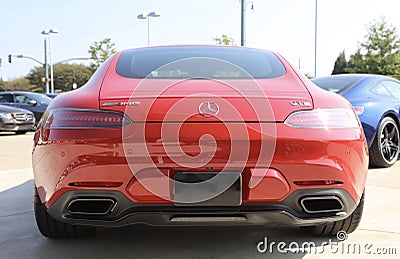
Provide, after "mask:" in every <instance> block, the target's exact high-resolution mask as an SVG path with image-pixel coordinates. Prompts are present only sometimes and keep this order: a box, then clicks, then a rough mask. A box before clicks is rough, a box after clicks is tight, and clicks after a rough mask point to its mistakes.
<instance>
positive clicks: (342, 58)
mask: <svg viewBox="0 0 400 259" xmlns="http://www.w3.org/2000/svg"><path fill="white" fill-rule="evenodd" d="M346 67H347V60H346V54H345V52H344V50H343V51H342V52H340V54H339V56H338V57H337V59H336V61H335V66H334V67H333V71H332V75H337V74H344V73H346Z"/></svg>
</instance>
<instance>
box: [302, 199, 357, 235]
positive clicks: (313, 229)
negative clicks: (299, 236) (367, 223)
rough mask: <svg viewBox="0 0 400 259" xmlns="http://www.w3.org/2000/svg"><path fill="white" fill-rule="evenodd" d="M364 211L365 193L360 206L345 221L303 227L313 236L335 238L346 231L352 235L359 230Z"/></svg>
mask: <svg viewBox="0 0 400 259" xmlns="http://www.w3.org/2000/svg"><path fill="white" fill-rule="evenodd" d="M363 209H364V193H363V195H362V196H361V199H360V202H359V203H358V206H357V207H356V209H355V210H354V211H353V213H352V214H351V215H350V216H348V217H347V218H345V219H342V220H339V221H333V222H328V223H324V224H320V225H315V226H305V227H302V228H303V230H304V231H305V232H306V233H307V234H311V235H313V236H333V235H336V234H337V233H338V232H339V231H345V232H346V234H350V233H352V232H354V230H356V229H357V227H358V225H359V224H360V221H361V217H362V213H363Z"/></svg>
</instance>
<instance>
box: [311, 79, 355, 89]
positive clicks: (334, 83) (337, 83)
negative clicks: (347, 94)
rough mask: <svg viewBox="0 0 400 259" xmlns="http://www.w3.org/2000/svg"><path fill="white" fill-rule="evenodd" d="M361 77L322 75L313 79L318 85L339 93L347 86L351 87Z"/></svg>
mask: <svg viewBox="0 0 400 259" xmlns="http://www.w3.org/2000/svg"><path fill="white" fill-rule="evenodd" d="M361 79H362V78H361V77H335V76H333V77H321V78H315V79H312V80H311V81H312V82H313V83H314V84H316V85H317V86H319V87H321V88H323V89H325V90H328V91H330V92H334V93H339V92H342V91H344V90H346V89H347V88H349V87H351V86H352V85H354V84H355V83H357V82H358V81H360V80H361Z"/></svg>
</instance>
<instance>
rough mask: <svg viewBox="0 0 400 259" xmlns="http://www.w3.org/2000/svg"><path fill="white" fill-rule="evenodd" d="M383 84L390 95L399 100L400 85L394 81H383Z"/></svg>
mask: <svg viewBox="0 0 400 259" xmlns="http://www.w3.org/2000/svg"><path fill="white" fill-rule="evenodd" d="M383 84H384V85H385V86H386V87H387V88H388V90H389V91H390V92H391V93H392V95H393V96H394V97H395V98H397V99H400V84H399V83H397V82H395V81H384V82H383Z"/></svg>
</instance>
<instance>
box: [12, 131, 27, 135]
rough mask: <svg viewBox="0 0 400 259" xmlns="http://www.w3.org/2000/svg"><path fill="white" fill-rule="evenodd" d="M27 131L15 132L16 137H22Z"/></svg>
mask: <svg viewBox="0 0 400 259" xmlns="http://www.w3.org/2000/svg"><path fill="white" fill-rule="evenodd" d="M26 132H27V131H26V130H18V131H16V132H15V134H17V135H24V134H25V133H26Z"/></svg>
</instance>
